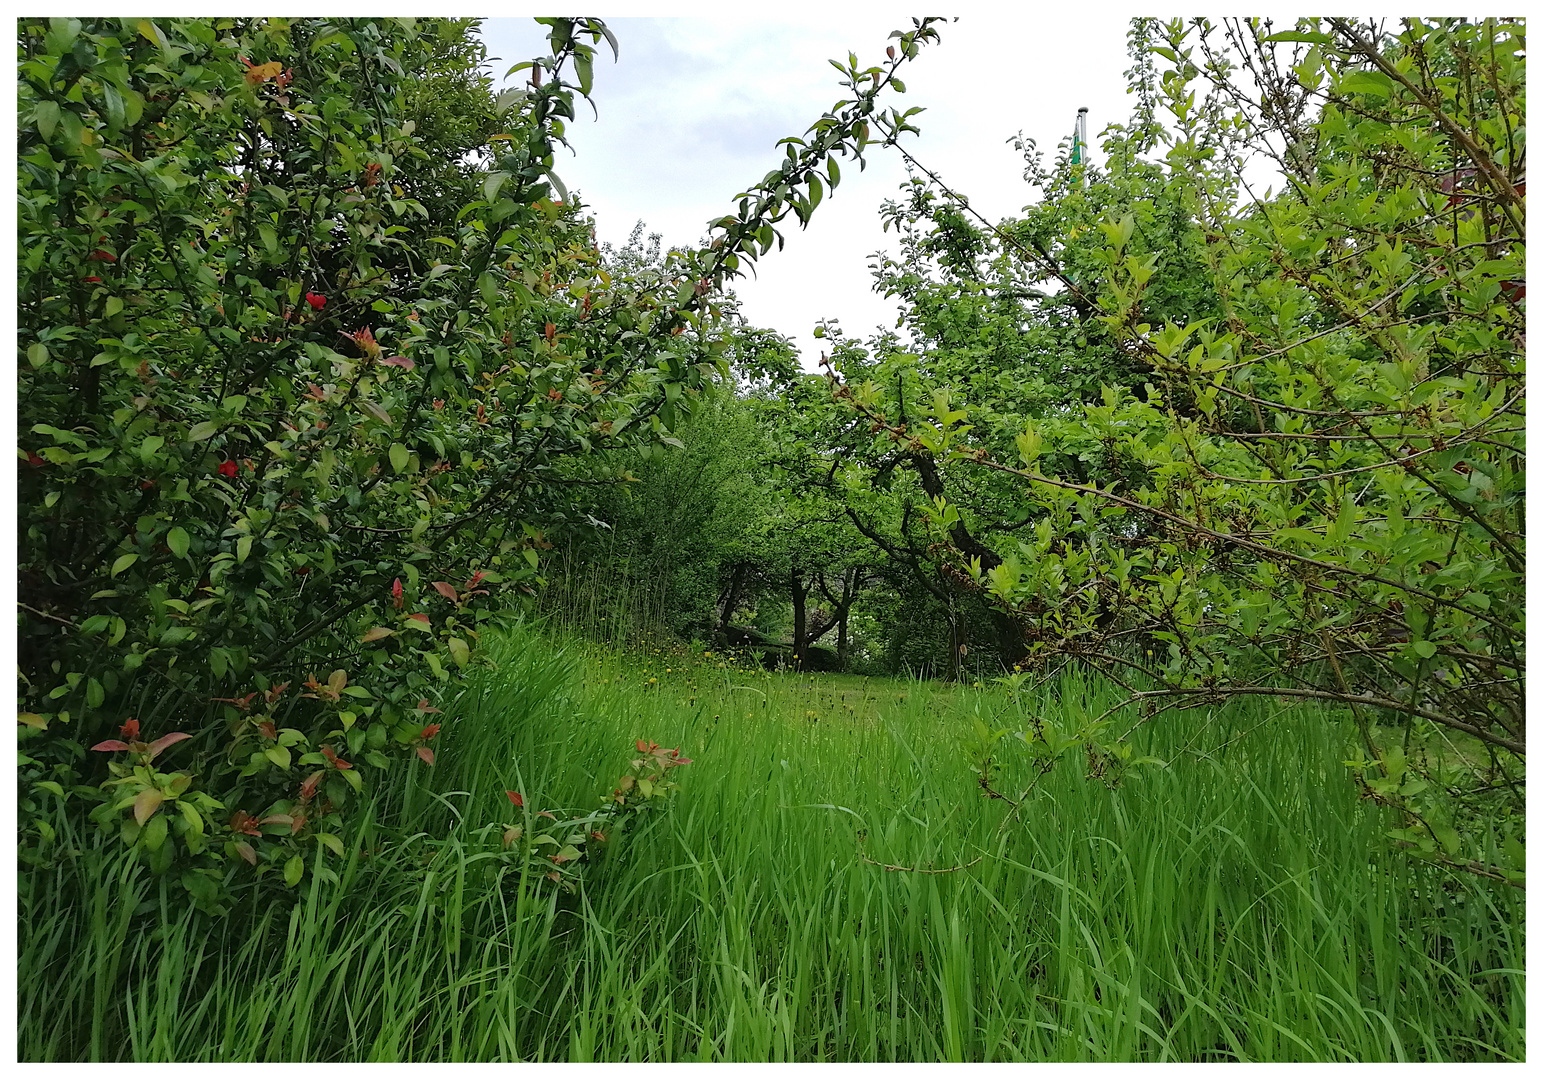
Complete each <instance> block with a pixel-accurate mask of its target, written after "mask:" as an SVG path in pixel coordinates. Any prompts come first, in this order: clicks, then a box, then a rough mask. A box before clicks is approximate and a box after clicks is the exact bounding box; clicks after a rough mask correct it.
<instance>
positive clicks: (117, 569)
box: [109, 551, 139, 577]
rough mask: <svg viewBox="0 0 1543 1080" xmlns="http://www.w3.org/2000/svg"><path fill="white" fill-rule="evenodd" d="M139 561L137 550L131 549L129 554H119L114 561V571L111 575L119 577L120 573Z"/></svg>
mask: <svg viewBox="0 0 1543 1080" xmlns="http://www.w3.org/2000/svg"><path fill="white" fill-rule="evenodd" d="M138 561H139V555H138V554H137V553H136V552H132V551H131V552H129V553H128V554H127V555H119V556H118V558H117V559H115V560H114V561H113V569H112V573H111V574H110V575H109V576H110V577H117V576H118V575H119V574H121V573H123V572H124V571H125V570H127V569H128V568H129V567H131V566H133V565H134V564H135V563H137V562H138Z"/></svg>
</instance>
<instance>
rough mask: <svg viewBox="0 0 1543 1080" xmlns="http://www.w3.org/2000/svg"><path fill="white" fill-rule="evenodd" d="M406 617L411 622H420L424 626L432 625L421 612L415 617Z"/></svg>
mask: <svg viewBox="0 0 1543 1080" xmlns="http://www.w3.org/2000/svg"><path fill="white" fill-rule="evenodd" d="M407 617H408V618H409V619H411V620H412V621H413V622H421V623H422V624H423V625H424V626H430V625H432V624H431V623H430V622H429V617H428V616H427V615H425V614H423V612H421V611H420V612H418V614H416V615H409V616H407Z"/></svg>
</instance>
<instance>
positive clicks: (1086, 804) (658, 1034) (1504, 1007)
mask: <svg viewBox="0 0 1543 1080" xmlns="http://www.w3.org/2000/svg"><path fill="white" fill-rule="evenodd" d="M499 652H500V660H501V667H500V670H499V671H498V672H497V673H496V675H494V676H492V677H489V678H488V679H486V680H484V681H483V682H481V683H480V684H478V685H476V686H474V687H473V688H472V689H471V690H470V691H468V693H467V694H466V695H465V696H464V697H463V698H462V699H461V700H460V701H459V702H458V703H457V704H456V705H455V706H454V707H453V708H451V709H447V713H446V722H445V728H444V732H443V733H442V736H441V738H442V739H443V740H444V746H443V749H442V750H441V751H440V758H439V763H438V765H437V767H436V768H435V769H434V770H433V771H432V772H430V771H428V770H417V771H416V772H415V773H414V774H413V775H412V776H410V777H404V778H402V779H401V780H399V781H398V782H396V783H394V784H393V786H391V787H390V788H388V789H385V790H382V791H379V792H378V793H377V794H376V796H375V803H374V805H373V807H372V810H371V814H370V815H369V816H367V818H366V820H364V821H362V822H361V823H360V824H359V825H358V828H357V831H356V833H355V835H353V836H352V837H350V843H349V845H348V850H349V852H350V855H349V858H348V860H347V861H346V864H345V865H344V866H342V867H340V868H339V876H340V880H339V882H338V883H337V884H336V885H330V884H328V883H326V882H324V881H323V880H321V879H320V877H318V876H316V875H314V874H313V875H312V876H310V877H309V878H308V879H307V880H306V881H305V882H304V883H302V886H301V887H300V889H299V890H298V893H297V894H295V895H293V896H288V895H287V894H282V892H281V891H276V890H272V889H265V890H257V889H251V890H249V892H248V893H247V894H246V895H247V899H246V902H245V903H244V904H243V905H242V906H241V907H240V908H238V910H237V911H236V912H233V913H232V915H231V917H229V918H227V919H224V920H209V919H207V918H206V917H204V916H201V915H198V914H196V913H192V912H190V911H189V910H188V909H187V907H186V905H185V903H184V902H183V901H182V899H181V895H180V889H179V888H178V887H177V886H176V885H175V884H174V883H172V882H168V881H165V880H157V879H155V878H153V877H151V876H150V875H149V874H148V873H147V872H146V871H144V870H143V869H142V868H140V867H138V866H135V865H133V864H131V863H128V862H126V861H125V860H124V859H123V857H122V856H121V855H119V854H118V853H117V851H116V849H115V848H114V846H113V844H112V843H108V842H106V841H105V840H103V839H101V838H98V837H95V836H92V835H81V836H71V837H68V838H66V840H65V841H64V842H65V843H67V844H68V845H69V846H70V848H71V849H72V850H76V851H78V854H77V855H76V856H75V857H74V858H72V859H68V860H62V861H61V862H60V863H59V864H57V865H56V866H54V867H53V868H52V869H49V870H47V871H42V870H40V871H29V872H26V873H23V875H22V877H21V881H20V896H19V913H20V917H21V926H22V932H21V937H20V957H19V974H20V978H19V981H18V987H19V994H18V1018H19V1024H18V1053H19V1056H20V1057H21V1058H22V1059H24V1060H71V1059H87V1058H90V1059H122V1058H132V1059H137V1060H414V1061H422V1060H633V1061H636V1060H734V1061H772V1060H789V1061H791V1060H796V1061H889V1060H896V1061H911V1060H923V1061H930V1060H961V1061H986V1060H991V1061H998V1060H1008V1061H1016V1060H1023V1061H1028V1060H1033V1061H1045V1060H1066V1061H1092V1060H1099V1061H1135V1060H1143V1061H1144V1060H1152V1061H1162V1060H1166V1061H1207V1060H1253V1061H1259V1060H1323V1061H1374V1060H1522V1059H1524V1057H1525V1053H1526V1049H1525V1041H1524V1013H1525V982H1524V974H1523V973H1524V963H1523V944H1524V936H1523V925H1524V907H1523V901H1522V897H1521V894H1519V892H1518V891H1517V890H1514V889H1509V888H1506V887H1504V886H1500V885H1494V884H1491V883H1486V882H1482V881H1477V880H1473V879H1467V878H1457V877H1454V876H1452V875H1449V874H1447V873H1445V872H1443V871H1441V870H1440V869H1438V868H1436V867H1431V866H1426V865H1422V864H1418V863H1413V862H1410V861H1408V860H1406V859H1405V858H1403V857H1402V856H1400V855H1398V854H1397V853H1392V852H1388V851H1387V850H1386V848H1385V844H1384V841H1383V840H1382V834H1383V831H1384V830H1385V828H1386V827H1387V822H1385V821H1383V820H1382V819H1381V815H1380V812H1379V811H1378V809H1377V808H1376V807H1375V806H1373V805H1371V804H1368V803H1366V802H1363V801H1361V800H1359V799H1358V798H1357V797H1356V794H1355V791H1354V788H1353V786H1352V785H1351V784H1350V783H1349V781H1348V779H1347V778H1346V776H1345V773H1344V768H1343V766H1342V764H1341V762H1342V760H1343V759H1344V758H1345V757H1346V756H1347V753H1346V749H1345V748H1346V734H1345V732H1344V731H1343V729H1342V728H1341V727H1340V725H1339V724H1337V723H1336V722H1334V721H1332V720H1330V719H1328V718H1326V717H1324V716H1322V715H1321V714H1318V713H1315V712H1313V711H1311V710H1307V709H1300V708H1282V707H1280V706H1278V705H1277V704H1275V703H1273V702H1268V703H1264V702H1258V701H1251V702H1244V703H1239V704H1238V705H1237V706H1234V707H1231V708H1228V709H1225V710H1221V711H1218V712H1215V713H1212V712H1207V711H1202V710H1192V711H1189V712H1181V713H1174V714H1169V715H1165V716H1164V717H1163V718H1162V719H1161V721H1157V722H1154V723H1152V724H1150V725H1147V726H1146V727H1143V728H1141V729H1140V730H1139V731H1138V732H1137V733H1136V735H1135V736H1134V738H1135V739H1136V740H1137V741H1138V743H1139V744H1140V745H1139V746H1138V751H1139V753H1141V754H1150V755H1152V756H1155V757H1158V758H1161V759H1163V760H1164V761H1166V762H1168V765H1167V767H1165V768H1164V767H1148V768H1144V769H1141V770H1133V771H1132V772H1131V773H1129V774H1128V775H1127V777H1126V779H1125V781H1124V783H1123V785H1122V786H1120V787H1118V788H1116V789H1114V790H1110V789H1108V788H1106V787H1104V786H1103V785H1102V784H1100V783H1097V782H1095V781H1092V780H1089V779H1088V778H1087V777H1086V776H1085V775H1083V772H1082V771H1081V770H1080V769H1079V768H1077V767H1076V765H1077V763H1076V762H1070V761H1068V762H1063V763H1062V764H1061V765H1060V766H1058V767H1057V768H1056V769H1055V771H1053V772H1052V773H1050V774H1049V775H1048V776H1046V777H1045V778H1044V779H1043V780H1042V781H1041V782H1040V784H1039V785H1038V787H1037V788H1036V790H1035V794H1034V795H1033V796H1031V800H1030V802H1029V803H1028V804H1027V805H1026V806H1025V808H1024V810H1023V811H1022V812H1021V815H1020V816H1019V818H1018V819H1016V820H1015V821H1014V822H1013V823H1012V824H1011V825H1009V826H1008V827H1007V828H1006V829H1003V828H1001V825H1002V822H1003V819H1004V816H1005V814H1006V813H1007V811H1006V808H1005V806H1004V805H1003V804H1002V802H1000V801H999V800H993V799H988V798H983V797H982V796H981V794H980V789H979V787H978V786H977V785H976V783H975V777H974V775H973V774H972V772H971V770H970V765H969V763H968V761H967V760H966V757H965V755H964V754H963V753H962V752H961V751H960V748H959V743H958V735H959V734H961V733H962V731H963V730H964V729H965V727H966V726H967V725H968V723H969V717H971V716H973V715H977V714H978V715H981V716H983V717H986V718H988V719H989V720H990V721H991V722H992V723H993V725H994V726H1000V727H1012V726H1013V725H1014V724H1015V722H1016V724H1017V725H1018V726H1021V725H1022V722H1023V721H1022V719H1021V715H1022V714H1021V713H1020V712H1017V711H1016V708H1015V706H1014V705H1013V704H1012V703H1011V702H1010V701H1009V700H1008V699H1007V698H1006V697H1005V696H1004V695H1001V694H998V693H996V692H995V691H993V690H991V689H990V688H982V689H976V688H973V687H950V688H940V687H936V686H932V685H929V684H924V683H917V682H904V681H890V680H878V679H870V680H863V679H857V678H853V677H829V676H818V677H810V676H808V675H795V674H772V673H767V672H763V671H759V670H754V669H749V668H746V667H744V666H742V665H732V664H720V661H721V658H719V657H707V656H702V655H682V654H681V653H680V652H679V651H670V650H664V651H661V652H659V653H652V652H651V651H650V652H649V653H640V652H638V651H636V650H634V651H630V652H625V653H624V652H620V651H617V650H615V649H611V648H603V647H600V646H597V645H593V644H583V643H579V642H570V643H568V644H567V645H565V646H558V645H555V644H553V643H552V642H551V641H550V640H546V639H542V638H539V637H536V636H534V635H533V634H531V633H530V632H529V631H521V632H517V633H515V634H512V635H511V636H510V637H509V639H508V640H507V641H506V642H504V643H503V645H502V646H501V647H500V650H499ZM666 669H668V670H666ZM650 679H652V680H655V681H653V682H649V680H650ZM1038 694H1039V696H1038V697H1037V698H1035V699H1034V700H1032V701H1030V702H1028V703H1026V707H1028V708H1033V709H1038V710H1042V711H1045V712H1050V711H1051V710H1070V709H1085V710H1092V711H1094V712H1095V713H1096V712H1099V711H1102V710H1103V709H1104V708H1106V707H1108V705H1109V704H1112V703H1113V701H1115V700H1117V699H1116V698H1114V697H1112V696H1111V695H1110V694H1109V693H1108V692H1107V691H1106V689H1105V688H1102V687H1100V686H1099V685H1098V684H1097V683H1094V682H1089V681H1086V680H1083V679H1081V678H1080V677H1078V676H1076V675H1074V674H1068V675H1067V676H1065V677H1064V679H1063V680H1062V681H1061V682H1059V683H1058V684H1054V685H1050V686H1046V687H1043V688H1041V690H1040V691H1038ZM1015 718H1016V720H1015ZM637 738H646V739H650V740H657V741H658V742H660V743H662V744H665V745H671V746H674V745H678V746H680V747H681V748H682V752H683V753H684V754H686V755H687V756H689V757H691V758H693V759H694V762H695V763H694V764H693V765H692V766H691V767H690V768H689V769H687V770H684V775H683V776H682V777H681V779H682V781H683V789H682V791H681V792H680V793H679V794H678V796H677V797H676V799H675V802H674V805H673V806H672V807H671V808H670V810H669V812H668V813H665V814H662V815H657V816H656V817H655V818H653V819H652V820H651V821H648V822H646V823H645V824H644V825H643V826H642V827H641V828H638V829H635V830H633V831H632V832H631V833H629V834H628V835H625V836H623V837H621V838H620V839H619V841H618V842H617V843H615V844H611V845H607V847H608V849H609V850H607V851H606V852H605V854H604V855H603V856H601V857H599V858H598V860H597V861H595V862H594V864H593V865H591V866H589V867H588V868H587V869H586V871H585V875H584V878H583V886H582V888H581V889H580V890H579V891H578V892H577V893H576V894H573V895H568V894H564V893H561V892H559V891H557V890H553V889H551V888H547V887H544V886H541V887H538V886H539V885H540V883H537V882H531V881H528V880H527V881H523V882H522V881H521V880H519V876H518V874H515V873H511V872H510V871H509V869H508V868H507V867H508V864H507V863H506V862H504V861H501V860H499V859H497V858H491V857H488V853H489V846H488V844H487V842H486V836H485V835H483V833H482V832H479V830H484V831H485V830H486V829H487V828H488V827H489V823H491V822H494V821H496V820H497V819H498V818H499V817H500V815H501V814H503V813H504V809H505V806H501V805H500V804H499V801H500V800H501V799H503V798H504V796H503V791H504V790H505V789H506V788H517V789H518V790H521V791H525V792H527V794H528V795H529V796H530V797H533V798H534V797H537V796H538V795H539V798H540V799H542V800H544V801H543V803H542V805H544V806H552V807H575V808H577V807H584V806H592V805H594V802H595V800H596V798H597V797H598V796H599V795H600V794H602V793H603V792H604V791H606V790H608V789H609V786H610V785H611V783H612V782H613V781H614V779H615V775H616V774H617V773H618V771H619V770H620V769H621V768H623V767H624V765H625V761H624V758H625V756H626V748H627V747H629V746H630V745H631V741H632V740H634V739H637ZM998 764H999V766H1000V768H1001V770H1002V772H1001V774H1000V779H999V785H1000V786H1001V788H1002V789H1003V790H1009V789H1012V788H1013V785H1015V784H1016V785H1018V788H1017V790H1021V789H1022V787H1025V786H1027V784H1028V781H1029V779H1030V769H1031V766H1030V764H1029V763H1028V762H1027V761H1020V760H1016V759H1014V758H1012V757H1011V756H1007V757H1005V758H1003V759H1001V760H1000V761H999V763H998ZM505 805H507V804H505ZM977 858H978V859H979V861H978V862H975V863H974V864H973V865H971V866H970V867H969V868H968V869H964V870H950V869H949V868H950V867H955V866H959V865H961V864H964V863H969V862H970V861H971V860H975V859H977ZM884 864H888V865H900V866H906V867H912V868H915V869H914V870H910V871H888V870H885V869H883V865H884ZM934 871H935V872H934ZM238 876H239V875H238Z"/></svg>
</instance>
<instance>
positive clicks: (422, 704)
mask: <svg viewBox="0 0 1543 1080" xmlns="http://www.w3.org/2000/svg"><path fill="white" fill-rule="evenodd" d="M417 711H418V712H421V713H439V714H441V715H443V713H444V710H443V709H436V708H434V707H433V706H432V705H430V704H429V699H428V698H419V699H418V709H417Z"/></svg>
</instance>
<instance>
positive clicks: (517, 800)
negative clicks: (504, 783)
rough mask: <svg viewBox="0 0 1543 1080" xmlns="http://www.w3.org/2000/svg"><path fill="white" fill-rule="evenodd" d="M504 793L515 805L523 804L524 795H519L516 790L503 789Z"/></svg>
mask: <svg viewBox="0 0 1543 1080" xmlns="http://www.w3.org/2000/svg"><path fill="white" fill-rule="evenodd" d="M504 794H505V795H507V796H509V801H510V802H512V803H514V805H515V806H524V805H525V796H523V795H521V794H520V793H519V792H518V791H505V792H504Z"/></svg>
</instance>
